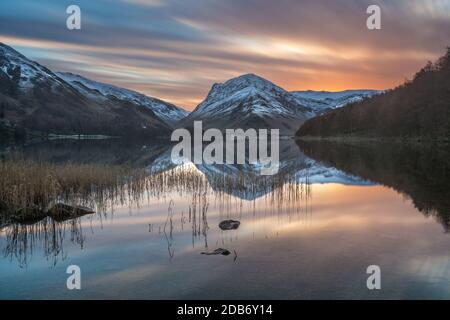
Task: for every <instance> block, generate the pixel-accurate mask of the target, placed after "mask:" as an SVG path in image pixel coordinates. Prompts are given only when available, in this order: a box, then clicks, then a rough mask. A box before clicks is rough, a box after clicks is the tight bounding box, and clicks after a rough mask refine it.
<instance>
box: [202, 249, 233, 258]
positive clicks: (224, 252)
mask: <svg viewBox="0 0 450 320" xmlns="http://www.w3.org/2000/svg"><path fill="white" fill-rule="evenodd" d="M202 254H206V255H207V256H213V255H218V254H221V255H223V256H228V255H229V254H231V252H230V251H229V250H227V249H223V248H219V249H216V250H214V251H212V252H202Z"/></svg>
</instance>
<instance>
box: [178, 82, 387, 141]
mask: <svg viewBox="0 0 450 320" xmlns="http://www.w3.org/2000/svg"><path fill="white" fill-rule="evenodd" d="M379 92H380V91H376V90H347V91H341V92H324V91H321V92H320V91H295V92H288V91H286V90H284V89H283V88H281V87H279V86H277V85H275V84H273V83H272V82H270V81H268V80H266V79H264V78H261V77H259V76H257V75H254V74H245V75H242V76H239V77H236V78H233V79H230V80H228V81H226V82H224V83H216V84H214V85H213V86H212V88H211V90H210V92H209V93H208V96H207V97H206V99H205V100H204V101H203V102H202V103H200V104H199V105H198V106H197V108H196V109H195V110H194V111H193V112H192V113H191V114H190V115H189V116H188V117H186V118H185V119H184V120H182V121H181V122H180V126H185V127H190V126H191V125H192V122H193V121H194V120H206V119H207V120H208V121H207V122H206V123H203V126H204V127H210V128H211V127H216V128H222V129H223V128H250V127H254V128H278V129H280V132H281V133H282V134H291V133H292V130H296V128H298V126H299V125H301V124H302V122H304V121H305V120H307V119H310V118H313V117H315V116H318V115H321V114H324V113H326V112H328V111H330V110H332V109H335V108H339V107H343V106H345V105H346V104H348V103H351V102H357V101H360V100H362V99H363V98H365V97H370V96H372V95H375V94H378V93H379Z"/></svg>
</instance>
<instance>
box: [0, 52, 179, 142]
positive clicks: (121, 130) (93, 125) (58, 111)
mask: <svg viewBox="0 0 450 320" xmlns="http://www.w3.org/2000/svg"><path fill="white" fill-rule="evenodd" d="M0 106H1V112H2V122H5V123H7V124H8V126H11V127H14V128H19V129H20V130H33V131H38V132H43V133H49V134H85V135H110V136H130V137H131V136H134V137H155V136H163V135H168V134H169V133H170V131H171V128H170V126H169V125H168V124H167V123H166V122H164V121H163V120H161V119H160V118H159V117H158V116H157V115H156V114H155V112H154V111H152V110H151V109H149V108H146V107H142V106H140V105H137V104H133V103H131V102H128V101H123V100H119V99H116V98H114V97H112V96H105V95H102V94H100V93H99V92H98V91H95V90H91V89H89V88H87V87H84V88H83V90H81V89H78V88H77V87H76V86H73V85H71V84H69V83H68V82H66V81H65V80H64V79H62V78H61V77H59V76H58V75H56V74H55V73H53V72H52V71H51V70H49V69H47V68H46V67H44V66H42V65H40V64H39V63H37V62H35V61H32V60H30V59H28V58H27V57H25V56H24V55H22V54H21V53H19V52H17V51H16V50H14V49H13V48H11V47H9V46H7V45H5V44H2V43H0Z"/></svg>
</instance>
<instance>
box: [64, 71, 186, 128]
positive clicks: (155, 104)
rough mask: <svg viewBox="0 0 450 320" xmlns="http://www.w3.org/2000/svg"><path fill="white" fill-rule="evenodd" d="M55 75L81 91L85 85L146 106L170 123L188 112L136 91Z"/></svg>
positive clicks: (76, 76)
mask: <svg viewBox="0 0 450 320" xmlns="http://www.w3.org/2000/svg"><path fill="white" fill-rule="evenodd" d="M56 75H57V76H59V77H60V78H62V79H64V80H65V81H66V82H67V83H69V84H71V85H72V86H74V87H75V88H76V89H79V90H81V91H83V90H84V88H85V87H87V88H90V89H92V90H97V91H98V92H99V93H101V94H102V95H104V96H114V97H116V98H117V99H119V100H123V101H128V102H132V103H134V104H136V105H141V106H145V107H148V108H149V109H150V110H152V111H153V112H155V114H156V115H157V116H158V117H159V118H160V119H162V120H164V121H165V122H166V123H168V124H170V125H172V124H174V123H175V122H177V121H179V120H181V119H183V118H184V117H186V116H187V115H188V112H187V111H186V110H183V109H181V108H179V107H177V106H175V105H173V104H170V103H167V102H165V101H162V100H159V99H156V98H152V97H148V96H146V95H143V94H142V93H139V92H136V91H132V90H128V89H124V88H120V87H116V86H113V85H110V84H105V83H101V82H97V81H94V80H90V79H87V78H84V77H82V76H79V75H76V74H72V73H69V72H56Z"/></svg>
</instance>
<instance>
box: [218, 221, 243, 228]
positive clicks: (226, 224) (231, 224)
mask: <svg viewBox="0 0 450 320" xmlns="http://www.w3.org/2000/svg"><path fill="white" fill-rule="evenodd" d="M240 225H241V223H240V222H239V221H236V220H224V221H222V222H221V223H219V228H220V229H222V230H236V229H237V228H239V226H240Z"/></svg>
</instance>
